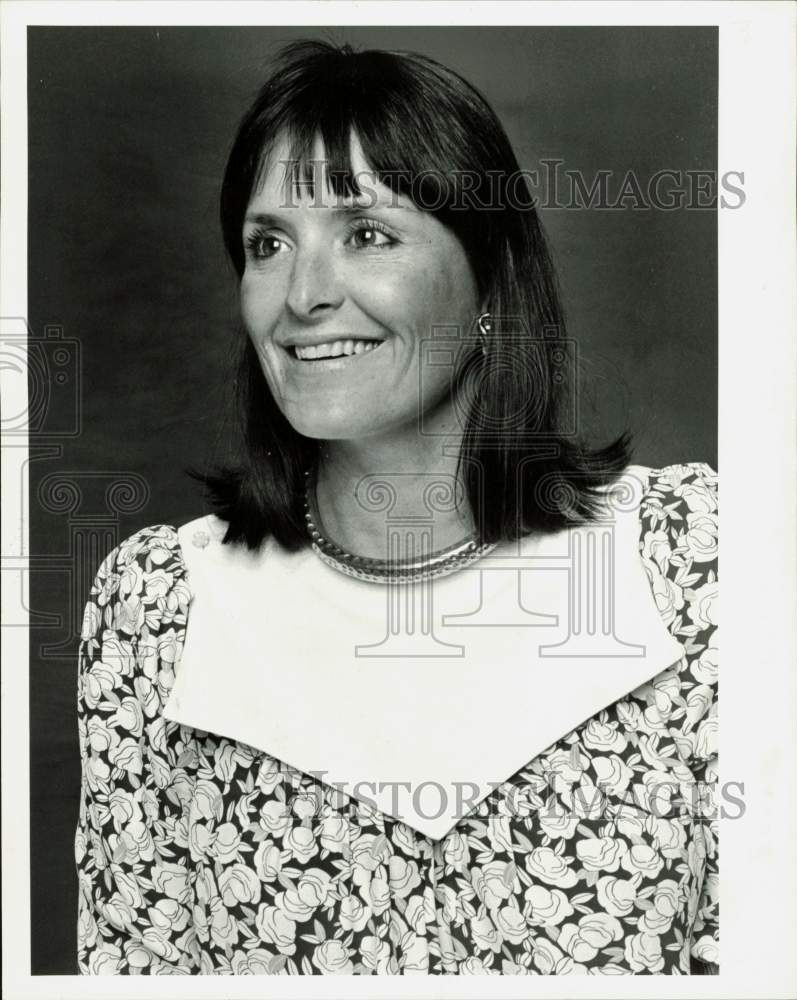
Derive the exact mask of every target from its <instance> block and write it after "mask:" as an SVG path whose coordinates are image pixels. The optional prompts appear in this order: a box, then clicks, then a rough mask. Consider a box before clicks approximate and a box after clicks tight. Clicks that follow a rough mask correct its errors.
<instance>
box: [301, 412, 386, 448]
mask: <svg viewBox="0 0 797 1000" xmlns="http://www.w3.org/2000/svg"><path fill="white" fill-rule="evenodd" d="M288 420H289V421H290V424H291V426H292V427H293V429H294V430H296V431H298V432H299V434H303V435H304V436H305V437H308V438H316V439H318V440H320V441H345V440H352V439H355V440H356V439H357V438H364V437H368V436H370V435H371V434H373V433H374V424H373V422H368V421H363V419H362V416H361V415H360V416H355V415H354V414H352V413H340V414H335V413H330V412H329V411H327V412H325V413H318V414H308V413H306V412H305V413H302V414H301V415H299V414H296V415H293V414H289V415H288Z"/></svg>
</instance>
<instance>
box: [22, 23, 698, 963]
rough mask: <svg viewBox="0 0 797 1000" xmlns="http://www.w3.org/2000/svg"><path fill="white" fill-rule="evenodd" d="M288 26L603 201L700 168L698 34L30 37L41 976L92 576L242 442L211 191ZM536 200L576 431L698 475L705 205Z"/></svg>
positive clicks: (173, 509)
mask: <svg viewBox="0 0 797 1000" xmlns="http://www.w3.org/2000/svg"><path fill="white" fill-rule="evenodd" d="M296 37H325V38H330V39H333V40H337V41H350V42H352V43H354V44H356V45H364V46H366V47H378V48H401V49H414V50H416V51H419V52H422V53H425V54H428V55H431V56H433V57H435V58H437V59H439V60H440V61H441V62H443V63H445V64H447V65H449V66H450V67H452V68H453V69H456V70H458V71H459V72H461V73H462V74H463V75H464V76H465V77H466V78H467V79H469V80H470V81H471V82H472V83H474V84H475V85H476V86H477V87H478V88H479V89H481V90H482V92H483V93H484V94H485V95H486V97H487V98H488V100H489V101H490V102H491V103H492V104H493V106H494V108H495V110H496V111H497V113H498V115H499V117H500V118H501V120H502V121H503V123H504V125H505V127H506V129H507V131H508V133H509V136H510V139H511V140H512V142H513V144H514V146H515V150H516V152H517V154H518V159H519V161H520V164H521V166H522V167H524V168H527V169H534V168H539V161H540V160H542V159H545V158H550V159H561V160H563V161H564V164H563V168H567V169H573V170H580V171H582V172H583V174H584V175H585V178H586V180H587V182H588V183H590V182H591V179H592V178H593V177H594V174H595V172H596V171H598V170H610V171H612V172H613V180H612V181H611V182H610V191H614V192H616V191H617V189H618V187H619V183H620V181H621V179H622V178H623V176H624V175H625V174H626V172H627V171H629V170H633V171H635V172H636V174H637V175H638V177H639V178H640V179H641V181H642V185H643V188H644V186H645V184H646V183H647V180H648V179H649V178H650V176H651V175H653V174H654V173H655V172H656V171H657V170H661V169H672V170H679V171H686V170H711V171H715V170H716V144H717V137H716V121H717V31H716V29H715V28H661V27H653V28H593V27H590V28H534V27H532V28H519V27H509V28H493V27H473V28H464V27H434V28H410V27H400V28H399V27H397V28H389V27H388V28H310V29H298V28H247V27H235V28H233V27H230V28H163V27H161V28H77V27H69V28H48V27H36V28H30V29H29V31H28V73H29V89H28V101H29V178H30V179H29V288H30V294H29V323H30V338H31V339H30V350H31V366H32V368H31V399H32V410H31V414H32V419H31V437H30V468H29V473H30V526H31V528H30V531H31V537H30V552H31V556H32V564H33V571H32V573H31V578H30V608H31V623H32V627H31V675H30V676H31V719H30V732H31V830H32V843H31V889H32V972H33V973H34V974H51V973H52V974H56V973H57V974H73V973H75V972H76V971H77V970H76V961H75V937H76V932H75V916H76V907H77V903H76V893H77V880H76V876H75V873H74V860H73V850H72V838H73V831H74V827H75V823H76V816H77V803H78V787H79V780H80V774H79V758H78V746H77V736H76V721H75V678H76V666H77V648H78V641H79V634H80V620H81V618H82V611H83V606H84V605H85V600H86V597H87V595H88V588H89V586H90V583H91V580H92V578H93V575H94V573H95V572H96V569H97V567H98V565H99V563H100V562H101V561H102V559H103V558H104V557H105V555H107V553H108V552H109V551H110V550H111V548H113V547H114V546H115V545H116V544H117V543H118V542H119V541H121V540H122V539H123V538H124V537H126V536H127V535H129V534H131V533H132V532H133V531H135V530H137V529H138V528H141V527H143V526H145V525H149V524H158V523H167V524H174V525H179V524H182V523H184V522H186V521H188V520H191V519H192V518H194V517H198V516H200V515H201V514H202V513H204V512H205V507H204V505H203V502H202V500H201V498H200V496H199V492H198V488H197V486H196V484H194V483H193V482H192V481H191V480H189V479H188V478H187V477H186V476H185V475H184V474H183V472H182V470H183V468H184V467H185V466H187V465H189V464H190V465H196V466H200V467H201V466H203V465H204V464H205V463H206V462H208V461H212V460H214V459H215V458H218V457H219V456H222V455H223V454H224V453H225V451H228V450H229V448H230V447H231V446H233V445H234V441H235V435H234V431H233V430H232V425H231V421H230V417H229V411H228V405H229V390H228V388H227V384H228V381H227V380H228V377H229V371H230V359H231V353H232V343H233V329H234V319H235V307H236V298H235V282H234V280H233V272H232V269H231V267H230V266H229V265H228V263H227V261H226V259H225V257H224V254H223V250H222V244H221V237H220V232H219V226H218V222H217V217H218V213H217V197H218V191H219V184H220V179H221V175H222V171H223V168H224V163H225V159H226V154H227V151H228V149H229V146H230V143H231V140H232V136H233V133H234V129H235V125H236V123H237V121H238V119H239V118H240V116H241V114H242V113H243V111H244V109H245V107H246V106H247V104H248V102H249V100H250V99H251V97H252V96H253V95H254V92H255V91H256V89H257V88H258V86H259V85H260V83H261V82H262V80H263V78H264V76H265V74H266V72H267V69H268V65H269V54H270V53H271V52H272V51H273V50H274V48H275V47H277V46H279V45H280V44H282V43H284V42H286V41H289V40H291V39H294V38H296ZM538 193H540V194H541V195H544V193H545V192H544V191H542V190H540V191H539V192H538ZM541 214H542V219H543V223H544V225H545V226H546V229H547V231H548V234H549V237H550V241H551V244H552V249H553V253H554V257H555V260H556V262H557V264H558V268H559V274H560V279H561V284H562V290H563V297H564V301H565V307H566V310H567V315H568V319H569V333H570V335H571V336H573V337H575V338H576V339H577V342H578V348H579V352H580V355H581V357H582V358H583V360H584V372H585V375H584V380H583V382H582V399H583V400H584V403H583V405H582V422H583V426H584V429H585V430H587V431H588V432H589V436H590V438H601V437H605V436H607V435H611V434H616V433H618V432H619V431H620V430H621V429H622V428H623V427H625V426H629V427H630V428H631V430H632V431H633V432H635V435H636V441H637V447H636V452H635V455H634V460H635V461H637V462H640V463H642V464H645V465H651V466H660V465H664V464H667V463H671V462H680V461H693V460H696V461H708V462H710V463H711V464H712V465H713V466H714V467H716V433H717V426H716V425H717V420H716V407H717V378H716V356H717V329H716V328H717V302H716V300H717V292H716V288H717V283H716V276H717V250H716V213H715V212H714V211H705V210H704V211H700V210H686V209H682V210H678V211H671V212H665V211H658V210H633V209H632V208H625V209H621V210H616V211H606V210H599V209H591V210H584V209H581V210H562V209H553V208H551V209H549V210H543V211H542V213H541ZM34 404H35V405H34ZM34 417H35V419H33V418H34ZM8 764H9V762H8V761H7V762H6V766H8Z"/></svg>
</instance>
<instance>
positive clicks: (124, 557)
mask: <svg viewBox="0 0 797 1000" xmlns="http://www.w3.org/2000/svg"><path fill="white" fill-rule="evenodd" d="M184 578H185V563H184V560H183V553H182V546H181V543H180V537H179V534H178V529H177V528H176V527H175V526H174V525H171V524H154V525H148V526H146V527H143V528H139V529H138V530H137V531H135V532H133V534H131V535H129V536H128V537H126V538H125V539H124V540H123V541H122V542H120V543H119V544H118V545H117V546H115V547H114V548H113V549H112V550H111V551H110V552H109V553H108V555H107V556H106V557H105V559H104V560H103V561H102V563H101V564H100V566H99V568H98V570H97V572H96V575H95V578H94V582H93V584H92V587H91V592H90V594H89V600H88V603H87V606H86V611H85V614H84V620H83V635H82V638H83V639H84V640H86V641H88V640H90V639H91V638H92V636H96V635H97V633H98V632H100V631H101V630H102V629H103V628H105V629H113V630H114V631H116V632H117V633H119V634H120V635H122V636H125V637H128V638H132V637H134V636H139V635H140V634H141V632H142V630H144V629H146V630H148V631H153V630H155V629H156V626H157V625H158V624H159V623H160V621H161V619H164V618H167V619H168V618H169V617H174V615H175V614H176V613H177V612H178V610H179V609H180V607H181V606H183V608H184V607H185V605H186V604H187V599H188V594H187V588H185V587H184ZM183 591H185V592H183Z"/></svg>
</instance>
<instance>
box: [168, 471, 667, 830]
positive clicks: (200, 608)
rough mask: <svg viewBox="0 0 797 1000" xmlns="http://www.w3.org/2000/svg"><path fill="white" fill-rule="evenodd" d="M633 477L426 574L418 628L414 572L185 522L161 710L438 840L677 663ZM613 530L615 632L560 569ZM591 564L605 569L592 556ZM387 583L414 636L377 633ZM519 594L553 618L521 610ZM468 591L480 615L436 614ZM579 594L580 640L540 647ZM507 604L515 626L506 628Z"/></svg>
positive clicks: (384, 620) (209, 522) (557, 636)
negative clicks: (647, 558)
mask: <svg viewBox="0 0 797 1000" xmlns="http://www.w3.org/2000/svg"><path fill="white" fill-rule="evenodd" d="M646 481H647V470H646V469H642V468H641V467H638V466H632V467H630V468H629V469H628V470H626V473H625V475H624V476H623V482H624V483H625V485H626V486H627V487H628V488H629V489H630V490H631V491H632V497H633V498H632V500H631V501H630V502H626V503H624V504H623V509H622V510H617V511H615V514H614V520H613V524H612V525H606V524H601V525H590V526H588V527H585V528H571V529H567V530H564V531H561V532H558V533H556V534H553V535H547V536H542V537H538V538H532V539H528V538H527V539H523V540H522V541H521V542H520V543H519V545H514V546H512V545H502V546H499V547H498V548H497V549H496V550H495V551H494V552H493V554H492V555H491V556H489V557H488V558H487V560H485V561H484V562H483V563H477V564H475V566H474V567H473V568H472V569H465V570H460V571H459V572H457V573H455V574H453V575H452V576H449V577H446V578H443V579H441V580H436V581H434V582H433V583H432V584H431V585H430V586H431V588H432V591H431V593H432V601H433V610H432V616H431V620H432V621H433V623H434V626H433V629H432V634H424V630H423V628H422V627H421V618H420V616H421V614H422V606H421V605H422V602H423V593H422V591H421V588H419V587H417V585H416V587H415V588H414V589H413V588H412V587H401V588H396V589H395V590H393V589H392V588H388V587H385V586H384V585H380V584H371V583H364V582H361V581H358V580H354V579H351V578H348V577H346V576H343V575H342V574H340V573H338V572H336V571H335V570H333V569H330V568H329V567H327V566H325V565H324V564H323V563H321V561H320V560H319V559H318V558H317V556H316V555H315V554H314V553H313V552H312V551H311V550H310V549H304V550H302V551H300V552H298V553H293V554H290V553H287V552H286V551H285V550H283V549H282V548H281V547H280V546H278V545H276V544H275V543H274V542H273V541H271V540H269V541H267V542H266V543H265V545H264V546H263V547H262V549H261V550H260V551H259V552H257V553H252V552H249V551H248V550H246V549H245V548H244V547H242V546H234V547H233V546H229V545H222V544H221V537H223V534H224V529H225V524H224V522H222V521H220V520H219V519H218V518H216V517H215V516H213V515H208V516H206V517H202V518H197V519H196V520H193V521H190V522H188V523H187V524H185V525H183V526H182V527H180V528H179V531H178V535H179V540H180V544H181V546H182V552H183V558H184V562H185V565H186V569H187V583H188V587H189V589H190V591H191V595H192V598H191V603H190V607H189V612H188V625H187V628H186V640H185V644H184V648H183V650H182V655H181V658H180V662H179V664H178V665H177V668H176V672H177V677H176V681H175V684H174V688H173V690H172V692H171V695H170V697H169V700H168V702H167V704H166V706H165V708H164V712H163V714H164V716H165V717H166V718H167V719H169V720H171V721H174V722H179V723H182V724H184V725H187V726H191V727H194V728H197V729H201V730H204V731H207V732H211V733H215V734H216V735H218V736H223V737H227V738H229V739H233V740H235V741H238V742H241V743H245V744H248V745H249V746H252V747H254V748H256V749H259V750H262V751H264V752H266V753H268V754H269V755H270V756H272V757H275V758H276V759H278V760H280V761H283V762H284V763H286V764H289V765H291V766H293V767H295V768H297V769H299V770H301V771H304V772H306V773H308V774H312V775H315V776H316V777H318V778H319V779H320V780H323V781H324V782H326V783H327V784H330V785H333V786H337V787H340V788H342V790H343V791H344V792H345V793H346V794H348V795H352V796H353V797H354V798H356V799H359V800H360V801H363V802H366V803H371V804H375V805H376V807H377V808H378V809H379V810H380V811H381V812H383V813H385V814H387V815H390V816H394V817H395V818H398V819H401V820H402V821H403V822H406V823H408V824H409V825H410V826H412V827H413V828H415V829H416V830H418V831H420V832H421V833H423V834H425V835H427V836H429V837H432V838H435V839H437V838H440V837H442V836H443V835H444V834H445V833H447V832H448V831H449V830H450V829H451V827H452V826H453V825H454V824H455V823H456V822H457V820H459V819H460V818H461V817H462V816H463V815H465V814H466V813H467V812H469V811H470V810H471V809H472V808H473V807H474V805H475V804H476V803H477V802H478V801H480V800H481V799H482V798H484V797H485V796H486V795H487V794H489V792H490V791H491V790H492V788H493V787H495V785H497V784H499V783H501V782H503V781H505V780H507V779H508V778H509V777H511V776H512V775H513V774H514V773H515V772H516V771H518V770H519V769H521V768H522V767H524V766H525V765H526V764H528V763H529V762H530V761H531V760H533V759H534V758H535V757H536V756H538V755H539V754H540V753H541V752H542V751H544V750H546V749H547V748H548V747H549V746H550V745H551V744H552V743H555V742H556V741H557V740H559V739H560V738H561V737H563V736H565V735H566V734H568V733H569V732H570V731H571V730H573V729H574V728H576V727H577V726H579V725H581V724H582V723H583V722H586V721H587V720H588V719H589V718H591V717H592V716H593V715H595V714H596V713H597V712H599V711H600V710H601V709H603V708H606V707H607V706H609V705H611V704H612V703H613V702H615V701H617V700H618V699H619V698H622V697H623V696H624V695H626V694H628V693H629V692H630V691H632V690H634V689H635V688H636V687H638V686H639V685H641V684H643V683H644V682H645V681H648V680H650V679H651V678H652V677H654V676H655V675H656V674H658V673H660V672H661V671H662V670H664V669H666V668H667V667H669V666H671V665H672V664H673V663H674V662H676V661H677V660H679V659H680V657H681V655H682V652H683V651H682V649H681V646H680V644H679V643H678V642H677V641H676V639H675V638H674V637H673V636H672V635H671V634H670V632H669V631H668V630H667V628H666V627H665V625H664V623H663V622H662V620H661V617H660V615H659V613H658V610H657V608H656V605H655V602H654V600H653V597H652V594H651V591H650V585H649V582H648V579H647V576H646V573H645V569H644V567H643V565H642V562H641V559H640V554H639V520H638V518H639V510H638V505H639V501H640V499H641V495H642V489H643V486H644V484H645V483H646ZM612 533H613V537H614V544H613V551H614V565H613V567H611V573H610V574H609V575H608V576H606V577H605V579H607V580H608V579H609V578H610V576H613V580H614V595H613V602H611V606H612V607H613V612H614V636H612V635H606V634H604V629H603V628H602V622H601V611H600V609H601V605H602V606H603V607H604V609H605V610H606V612H607V613H608V612H609V607H610V604H609V602H607V601H603V602H601V601H597V603H596V605H595V608H596V611H597V619H596V620H595V621H593V613H592V610H591V609H589V608H588V607H587V606H586V605H587V604H588V603H589V601H588V600H586V599H585V598H586V592H583V593H582V595H581V598H582V599H581V601H579V599H578V595H577V593H576V591H577V590H578V587H577V586H575V582H577V581H578V580H579V579H580V580H581V581H582V584H583V585H584V586H586V583H585V582H584V581H586V580H587V579H589V577H590V575H589V573H587V572H582V573H580V574H576V573H573V572H571V571H569V568H570V567H571V566H572V565H574V563H573V559H576V558H578V553H581V557H582V558H584V559H586V558H587V553H588V552H590V553H591V552H592V551H593V550H592V546H593V543H597V548H596V550H595V551H596V552H597V553H600V552H601V546H602V544H608V540H609V539H610V537H611V534H612ZM604 551H606V550H604ZM518 553H520V555H521V556H522V557H523V558H524V559H525V560H526V562H525V563H523V564H521V563H518V561H517V559H518ZM518 565H525V566H526V567H531V566H534V567H535V569H530V568H526V569H523V570H522V571H521V572H518V570H517V566H518ZM596 566H597V567H598V569H599V570H600V569H601V568H602V569H603V570H607V571H608V570H609V569H610V565H609V563H608V562H606V561H605V560H603V561H602V560H601V558H600V555H599V556H598V558H597V562H596ZM499 567H500V568H499ZM504 567H513V568H511V569H509V570H507V569H506V568H504ZM600 578H601V573H600V572H599V573H598V575H597V579H600ZM571 583H572V584H573V585H572V586H571ZM427 586H429V585H427ZM391 592H392V594H393V597H394V599H396V601H397V607H398V610H399V612H400V613H401V614H402V615H403V614H404V613H405V611H406V610H407V601H406V600H405V598H409V606H410V607H414V612H415V615H416V618H415V623H414V633H412V634H409V632H408V630H407V629H405V628H403V627H401V626H399V630H398V635H396V636H394V637H393V640H392V642H391V643H385V642H384V640H385V639H386V636H387V634H388V600H389V599H390V598H389V595H390V594H391ZM426 593H427V594H428V591H426ZM413 595H414V600H413ZM488 596H489V597H490V599H489V600H488ZM491 600H495V603H494V604H493V603H491ZM519 600H520V603H521V604H522V605H523V606H524V607H525V608H528V609H533V610H534V611H536V612H538V613H540V614H542V615H544V616H552V617H548V618H536V619H535V618H533V617H531V616H529V615H528V614H527V613H526V612H524V611H523V609H522V608H521V607H520V606H519V603H518V602H519ZM480 601H481V604H482V613H483V614H484V615H485V616H486V617H485V618H484V619H483V620H482V621H483V625H482V627H474V625H475V624H476V623H477V619H476V618H475V617H471V618H470V619H465V621H470V622H471V623H472V624H471V626H470V627H468V626H464V627H463V625H462V624H460V623H456V624H455V623H452V622H451V620H450V618H449V617H448V616H451V615H453V614H461V613H464V612H472V611H474V610H475V609H477V608H479V606H480ZM579 604H580V607H581V614H582V616H583V617H582V619H581V625H582V628H581V635H580V638H577V637H575V636H573V635H571V637H570V640H569V644H568V645H567V646H562V648H561V649H556V648H548V649H544V648H541V647H543V646H547V647H554V646H556V645H557V644H561V643H563V642H564V641H565V640H566V639H567V637H568V631H569V624H570V620H571V614H570V611H569V609H571V608H572V609H574V611H575V609H576V608H577V607H578V606H579ZM496 609H497V610H496ZM513 612H514V619H515V620H522V621H523V622H526V623H527V624H525V625H520V626H518V625H512V624H507V621H508V619H507V617H506V616H507V615H511V614H512V613H513ZM496 614H498V615H499V617H498V618H496ZM500 616H503V617H500ZM572 617H573V619H574V623H575V618H576V615H575V614H574V615H573V616H572ZM554 622H558V624H554ZM502 626H503V627H502ZM574 631H575V630H574ZM427 632H428V630H427ZM590 633H592V634H590ZM380 642H381V643H382V645H381V646H380V645H378V644H379V643H380ZM368 644H377V645H376V646H374V647H373V648H371V649H370V650H369V649H363V648H362V647H365V646H368ZM355 646H358V647H360V651H359V655H354V647H355ZM369 652H370V653H371V654H374V653H376V654H382V655H378V656H374V655H364V654H368V653H369ZM384 654H390V655H384ZM358 783H361V784H358ZM362 783H364V784H362ZM406 783H409V788H406V787H405V785H406ZM473 786H475V789H474V788H473ZM441 809H442V811H441ZM438 812H440V815H435V814H436V813H438Z"/></svg>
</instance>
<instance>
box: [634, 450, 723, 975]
mask: <svg viewBox="0 0 797 1000" xmlns="http://www.w3.org/2000/svg"><path fill="white" fill-rule="evenodd" d="M717 503H718V488H717V473H716V472H715V471H714V469H712V468H711V466H709V465H707V464H706V463H703V462H690V463H685V464H682V465H672V466H667V467H665V468H663V469H656V470H652V473H651V477H650V482H649V488H648V492H647V494H646V496H645V502H644V504H643V527H644V531H643V536H642V537H643V546H642V555H643V560H645V561H646V562H647V566H648V573H649V576H650V577H651V583H652V585H653V593H654V596H655V598H656V602H657V604H658V606H659V610H660V612H661V613H662V615H663V617H664V619H665V620H666V621H667V623H668V627H669V628H670V631H671V632H672V633H673V635H675V636H676V638H678V639H679V641H680V642H681V643H682V645H683V647H684V650H685V653H686V656H685V662H686V669H685V671H684V673H683V676H682V697H683V708H682V711H681V712H680V713H679V726H680V732H679V734H678V741H677V742H678V745H679V750H680V753H681V755H682V756H683V757H684V759H687V760H688V761H689V766H690V771H691V773H692V776H693V779H694V788H693V790H692V794H691V796H690V798H691V800H692V803H693V809H694V815H695V819H696V825H697V829H698V831H699V836H698V838H697V852H698V853H697V857H698V859H699V861H698V863H699V864H700V863H701V862H702V864H701V867H702V881H701V882H700V887H699V892H698V895H697V898H696V899H695V900H694V903H695V905H694V920H693V924H692V935H691V942H690V949H689V950H690V959H691V973H692V974H693V975H716V974H718V973H719V892H718V866H719V795H718V750H717V731H718V705H719V686H718V667H719V657H718V648H719V628H718V618H717V603H718V588H719V572H718V565H719V563H718V555H717V544H718V531H717V524H718V522H717Z"/></svg>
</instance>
